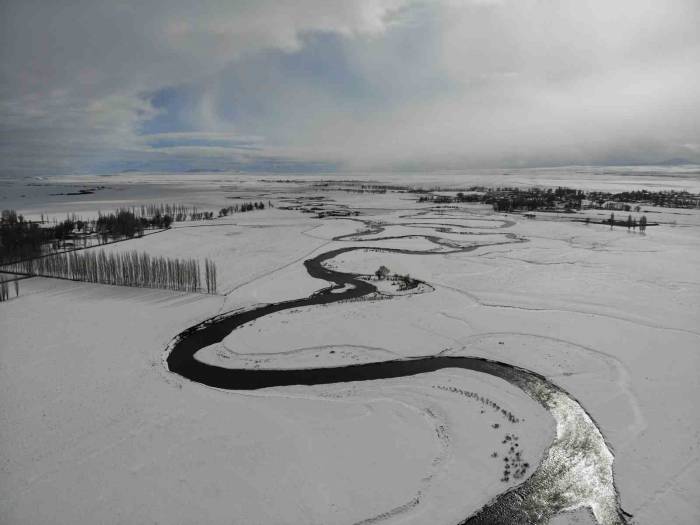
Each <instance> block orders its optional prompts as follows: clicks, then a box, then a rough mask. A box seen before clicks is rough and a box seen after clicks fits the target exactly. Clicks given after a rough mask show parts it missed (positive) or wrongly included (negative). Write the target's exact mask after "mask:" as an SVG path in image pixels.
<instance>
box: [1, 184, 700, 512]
mask: <svg viewBox="0 0 700 525" xmlns="http://www.w3.org/2000/svg"><path fill="white" fill-rule="evenodd" d="M487 175H488V174H482V175H479V177H481V179H479V180H482V179H483V180H492V179H489V177H487ZM579 175H580V174H579ZM382 177H383V178H382ZM441 177H443V178H442V179H441V178H439V177H438V176H436V175H431V176H426V177H423V178H419V177H418V176H416V177H415V178H413V179H411V183H413V182H415V183H416V184H418V183H420V184H424V185H426V186H430V185H432V184H435V183H436V182H435V181H436V180H441V181H444V183H445V185H446V186H447V185H452V187H455V188H459V187H461V186H464V185H471V184H472V183H473V180H475V179H474V178H472V179H468V180H461V179H460V177H459V176H458V175H452V176H447V175H441ZM445 177H449V179H446V178H445ZM528 177H529V178H528ZM576 177H577V175H576V173H575V172H567V173H566V174H562V173H557V174H552V173H551V172H548V173H544V174H542V173H540V174H538V175H537V176H534V175H532V174H529V173H528V172H519V173H518V175H517V179H518V180H517V183H518V184H525V183H527V181H528V180H529V181H530V183H532V184H541V185H546V184H548V183H551V184H552V185H557V184H560V183H561V184H564V183H567V184H569V185H571V186H575V187H584V186H589V187H600V186H603V187H608V186H610V187H615V188H620V189H626V188H629V187H634V188H639V187H644V186H645V185H646V186H648V187H652V188H659V187H664V186H663V184H664V183H667V186H665V187H670V188H676V189H678V188H681V187H690V188H691V190H692V188H695V187H697V186H698V184H697V181H696V180H695V179H693V178H692V177H689V176H688V174H685V173H683V174H680V175H678V178H670V179H669V178H664V177H662V176H656V177H655V176H652V175H649V174H645V175H644V176H638V177H631V176H623V175H617V174H613V175H611V174H609V173H608V174H606V175H605V176H604V175H602V174H591V173H588V172H587V173H586V174H584V175H581V178H580V179H577V178H576ZM274 178H276V177H268V179H269V180H268V181H266V182H261V181H260V180H259V178H256V177H251V176H248V177H237V178H236V179H235V180H231V177H227V176H226V175H223V174H216V175H208V176H203V177H195V176H188V177H187V178H186V180H184V181H182V187H183V188H189V190H191V191H190V192H189V195H190V196H191V197H190V198H191V199H192V200H193V201H196V202H191V201H189V200H188V193H187V192H186V191H183V190H178V191H176V190H174V189H173V188H177V187H178V185H179V184H180V183H181V181H180V180H179V179H177V178H174V177H172V176H171V177H168V176H165V175H152V176H150V177H145V178H139V177H137V176H136V175H129V176H122V177H117V178H110V184H112V185H114V186H118V185H120V184H123V185H125V186H126V185H127V184H136V185H138V186H139V187H141V186H144V187H147V188H148V191H144V192H142V195H143V197H142V198H140V196H139V195H131V194H129V199H125V202H133V203H134V204H136V203H141V202H144V201H146V202H147V201H148V196H149V195H151V194H152V193H149V192H153V193H157V191H158V190H159V189H160V190H163V191H164V193H165V194H166V195H167V197H168V199H170V198H172V199H177V200H180V201H181V202H183V203H190V204H197V205H198V207H200V208H202V209H206V206H207V203H209V204H210V205H211V209H212V210H216V209H217V208H218V207H222V206H223V205H224V204H225V202H226V199H225V197H224V196H222V195H223V194H222V187H226V188H227V189H226V193H225V196H236V195H241V196H243V197H245V198H248V197H250V198H254V197H253V196H259V197H261V198H263V199H264V200H266V201H267V199H268V196H270V198H271V199H272V200H273V201H274V200H275V199H279V198H281V197H283V196H311V195H323V196H325V197H327V198H332V199H335V201H336V202H337V203H341V204H343V203H344V204H349V205H352V206H355V207H363V208H366V209H365V211H364V213H365V215H362V216H360V217H359V218H360V219H371V220H372V221H375V222H377V223H382V224H383V225H384V226H385V227H386V230H385V231H384V232H381V233H378V234H372V235H366V236H365V235H363V236H361V237H358V238H359V239H370V238H371V239H374V240H357V239H355V238H350V239H346V240H342V241H333V240H332V238H333V237H334V236H338V235H345V234H351V233H355V232H357V231H358V230H360V231H361V230H364V226H363V225H362V224H361V223H359V222H357V221H353V220H347V219H331V218H327V219H314V218H313V217H312V216H311V215H308V214H302V213H299V212H296V211H285V210H279V209H272V210H264V211H256V212H251V213H249V214H240V215H233V216H229V217H227V218H225V219H215V220H213V221H206V222H199V223H189V222H188V223H177V224H176V225H175V227H174V228H173V229H172V230H170V231H168V232H164V233H160V234H156V235H152V236H148V237H146V238H143V239H135V240H132V241H128V242H124V243H118V244H115V245H110V246H109V247H106V248H105V249H109V250H116V251H118V250H131V249H137V250H143V251H148V252H149V253H151V254H154V255H168V256H180V257H198V258H202V259H203V258H204V257H210V258H212V259H214V260H215V261H216V263H217V267H218V271H219V277H220V278H219V292H220V295H217V296H208V295H204V294H184V293H176V292H166V291H157V290H144V289H128V288H118V287H112V286H102V285H91V284H83V283H74V282H69V281H58V280H52V279H41V278H34V279H29V280H25V281H22V282H21V289H20V290H21V293H20V297H19V298H17V299H14V298H13V299H11V300H10V301H7V302H4V303H0V334H1V335H0V518H2V519H0V521H1V522H3V523H5V522H7V523H28V524H29V523H31V524H42V523H71V524H73V523H145V522H160V523H193V522H197V523H231V522H234V523H289V524H294V523H338V524H350V523H358V522H363V520H370V521H368V523H415V524H419V523H427V522H430V523H446V524H449V523H456V522H458V521H459V520H462V519H464V518H465V517H466V516H468V515H469V514H470V513H472V512H474V511H476V510H477V509H478V508H479V507H480V506H481V505H483V504H485V503H486V502H488V501H489V500H490V499H491V498H493V497H494V496H496V495H497V494H498V493H500V492H502V491H504V490H506V489H507V488H508V487H509V486H512V485H513V484H514V483H517V481H515V480H513V479H511V480H510V481H509V482H508V483H503V482H501V481H500V477H501V475H502V473H501V470H500V469H499V467H500V465H499V461H500V459H501V453H502V452H503V451H502V447H503V445H502V444H501V439H502V438H503V434H504V433H505V432H516V433H517V434H518V436H519V438H520V443H521V444H522V446H523V449H524V450H525V454H526V456H527V460H528V461H529V463H530V464H531V465H532V466H533V468H534V466H535V465H537V463H538V462H539V460H540V459H541V457H542V454H543V452H544V450H545V448H546V447H547V446H548V445H549V444H550V442H551V441H552V439H553V436H554V423H553V421H552V419H551V417H550V416H549V415H548V414H547V413H546V412H545V411H544V410H543V409H542V408H541V407H540V406H539V405H537V404H536V403H535V402H534V401H532V400H531V399H530V398H528V397H527V396H526V395H525V394H523V393H522V392H521V391H519V390H518V389H516V388H514V387H512V386H510V385H509V384H508V383H505V382H504V381H501V380H498V379H495V378H492V377H489V376H485V375H483V374H478V373H476V372H466V371H464V370H443V371H441V372H437V373H433V374H423V375H420V376H416V377H412V378H403V379H395V380H387V381H373V382H365V383H347V384H338V385H328V386H317V387H301V386H297V387H285V388H274V389H265V390H262V391H258V392H249V393H236V392H226V391H219V390H214V389H210V388H206V387H203V386H201V385H198V384H194V383H190V382H188V381H186V380H183V379H181V378H180V377H179V376H176V375H173V374H171V373H169V372H167V371H166V370H165V368H164V367H163V364H162V360H161V354H162V352H163V350H164V348H165V347H166V346H167V344H168V342H169V341H170V340H171V339H172V337H174V336H175V335H176V334H177V333H179V332H180V331H181V330H183V329H185V328H187V327H188V326H191V325H193V324H195V323H197V322H199V321H201V320H204V319H206V318H208V317H211V316H213V315H216V314H218V313H219V312H221V311H228V310H233V309H236V308H241V307H250V306H251V305H254V304H259V303H266V302H272V301H279V300H287V299H293V298H298V297H304V296H307V295H309V294H311V293H313V292H314V291H316V290H318V289H320V288H323V287H325V286H327V283H325V282H323V281H319V280H316V279H312V278H311V277H309V276H308V274H307V273H306V271H305V269H304V267H303V264H302V263H303V261H304V260H305V259H307V258H310V257H313V256H314V255H317V254H320V253H323V252H325V251H328V250H331V249H336V248H340V247H346V246H363V247H371V246H377V247H391V248H401V249H409V250H425V249H434V250H435V251H436V252H445V251H449V248H448V247H445V246H436V245H435V244H432V243H431V242H429V241H428V240H426V239H424V238H421V237H410V238H404V239H393V240H389V241H383V240H377V239H381V238H382V237H386V236H394V235H414V236H415V235H434V234H435V235H438V236H440V237H443V238H447V239H450V240H451V241H456V242H458V243H459V244H461V245H464V246H468V245H471V244H473V243H487V244H493V245H492V246H486V247H482V248H478V249H476V250H474V251H471V252H466V253H452V254H445V253H435V254H429V255H405V254H399V253H382V252H376V251H366V250H362V251H360V250H358V251H353V252H350V253H345V254H342V255H341V256H338V257H336V258H334V259H333V260H331V261H329V264H330V265H332V266H333V267H334V268H336V269H339V270H343V271H351V272H357V273H373V272H374V271H375V270H376V269H377V268H378V267H379V266H380V265H382V264H383V265H385V266H387V267H388V268H389V269H390V270H391V271H392V272H396V273H400V274H406V273H408V274H410V275H411V276H412V277H415V278H417V279H421V280H423V281H426V282H427V283H428V284H430V285H431V286H432V287H433V289H430V290H426V291H425V293H420V294H411V295H407V296H403V297H395V298H392V299H389V300H378V301H358V302H347V303H340V304H331V305H328V306H320V307H308V308H299V309H296V310H287V311H282V312H279V313H276V314H273V315H270V316H267V317H265V318H262V319H259V320H257V321H255V322H253V323H251V324H249V325H246V326H244V327H241V328H239V329H238V330H236V331H234V332H233V333H232V334H231V335H230V336H229V337H227V338H226V339H225V341H224V342H223V343H222V344H220V345H215V346H212V347H210V348H207V349H205V350H202V351H200V352H199V353H198V355H197V359H200V360H203V361H206V362H215V363H217V364H220V365H221V366H226V367H235V366H248V367H271V368H295V367H311V366H335V365H341V364H349V363H360V362H369V361H378V360H386V359H394V358H396V357H400V356H419V355H427V354H435V353H438V352H447V353H451V354H458V355H474V356H484V357H489V358H493V359H497V360H500V361H504V362H507V363H511V364H514V365H518V366H522V367H524V368H527V369H529V370H533V371H535V372H538V373H540V374H543V375H545V376H546V377H548V378H549V379H550V380H552V381H553V382H554V383H556V384H558V385H559V386H561V387H562V388H564V389H566V390H567V391H568V392H569V393H570V394H571V395H572V396H573V397H574V398H575V399H576V400H578V401H579V402H580V403H581V405H582V406H583V407H584V408H585V409H586V411H587V412H588V414H590V416H591V417H592V418H593V420H594V421H595V422H596V424H598V426H599V428H600V429H601V431H602V433H603V435H604V437H605V439H606V442H607V444H608V445H609V447H610V449H611V450H612V452H613V453H614V456H615V460H614V465H613V468H614V474H615V482H616V486H617V488H618V491H619V494H620V499H621V503H622V507H623V508H624V509H625V510H626V511H628V512H630V513H632V514H633V515H634V521H635V523H636V524H639V525H643V524H656V523H680V524H694V523H697V522H698V521H699V520H700V505H698V503H697V501H696V500H697V498H696V495H697V493H698V491H699V490H700V461H698V459H699V453H700V451H699V449H698V438H699V436H700V417H699V416H698V411H697V410H696V408H695V406H694V405H695V403H696V400H697V399H700V379H699V377H698V373H697V372H698V370H699V369H700V354H699V353H698V348H700V329H698V319H700V274H699V273H698V268H700V212H699V211H698V210H668V209H651V208H650V209H649V210H648V211H649V213H648V214H647V216H648V217H649V220H650V221H655V222H656V221H658V222H661V223H662V224H661V225H660V226H653V227H649V228H648V229H647V233H646V235H641V234H639V233H632V232H630V233H628V232H627V230H626V229H623V228H617V227H616V228H614V229H613V230H610V228H609V227H605V226H601V225H588V226H586V225H584V224H581V223H572V222H568V221H565V220H551V219H554V218H555V217H550V218H549V219H547V218H545V217H544V216H542V214H538V216H537V219H536V220H527V219H524V218H522V217H520V216H517V215H508V216H503V215H497V214H493V212H491V211H490V210H488V209H486V208H484V207H481V206H469V205H460V206H459V207H458V208H457V209H452V210H444V211H442V212H440V213H437V212H430V213H426V214H423V215H416V213H417V212H419V211H421V210H423V211H426V210H430V206H426V205H425V204H424V203H421V204H418V203H415V202H413V201H411V200H408V198H409V197H410V195H409V194H405V193H391V192H389V193H387V194H381V195H374V194H360V195H358V194H352V193H345V192H330V191H329V192H323V193H321V192H320V191H319V190H318V189H317V188H314V187H313V186H312V184H313V177H306V179H308V180H310V181H312V182H309V183H304V184H283V183H275V182H271V180H272V179H274ZM343 178H349V177H345V176H344V177H343ZM371 179H372V180H379V179H381V180H384V181H392V182H394V183H402V182H403V183H407V182H406V177H404V178H401V177H399V176H394V175H387V176H379V175H377V176H374V177H371ZM584 179H585V180H584ZM511 182H512V180H511V179H509V180H508V184H509V185H511ZM578 182H580V184H579V183H578ZM504 184H505V183H504ZM513 185H515V184H513ZM232 186H235V187H232ZM195 189H196V191H195ZM96 195H98V194H96ZM90 197H93V196H88V197H87V198H90ZM37 199H38V198H37ZM168 199H164V200H168ZM228 202H232V201H228ZM120 204H122V203H120ZM80 206H81V207H82V209H83V210H85V211H86V212H87V211H88V210H90V209H93V210H94V209H102V210H103V211H107V210H109V209H111V208H108V207H105V206H103V203H96V202H95V201H92V202H90V201H87V200H86V201H82V204H81V205H80ZM68 207H69V206H68V205H67V204H60V206H58V209H57V210H53V211H56V212H57V213H64V212H65V209H67V208H68ZM18 208H19V207H18ZM372 208H375V209H372ZM645 209H646V208H645ZM39 210H43V211H47V212H51V211H52V210H51V202H46V201H44V202H41V201H40V200H36V201H33V203H32V205H31V207H28V208H27V209H26V210H22V209H21V208H19V209H18V211H25V212H27V213H28V214H29V213H33V211H37V212H38V211H39ZM655 212H659V213H655ZM590 213H591V214H593V213H594V212H590ZM601 213H603V212H601ZM616 215H617V214H616ZM591 216H593V215H591ZM625 216H626V214H625ZM503 220H513V221H515V224H514V225H513V226H512V227H507V228H500V226H501V225H502V224H503V223H502V221H503ZM674 221H675V224H674ZM408 222H411V223H421V224H420V227H418V226H416V225H408V226H403V225H402V224H405V223H408ZM430 223H436V224H437V223H447V224H458V225H461V227H455V228H452V229H451V230H450V232H448V233H437V234H436V233H435V231H434V230H433V229H430V228H426V227H423V226H427V225H429V224H430ZM460 233H466V234H464V235H461V234H460ZM471 233H484V234H485V235H471ZM505 233H511V234H516V235H517V236H518V237H519V238H523V239H527V241H528V242H517V243H516V242H510V241H512V240H513V239H510V241H509V240H508V239H506V238H505V236H504V235H503V234H505ZM504 241H507V242H510V243H509V244H499V243H502V242H504ZM439 386H447V387H455V388H459V389H462V390H468V391H474V392H478V393H480V395H483V396H485V397H488V398H489V399H492V400H493V401H495V402H497V403H499V404H500V405H501V406H503V407H507V408H508V410H511V411H512V412H513V413H514V414H515V415H516V416H518V417H520V418H521V419H524V421H521V422H520V423H517V424H512V423H507V422H504V421H503V420H500V421H498V420H497V418H496V415H494V414H491V413H488V412H486V413H484V414H482V413H481V407H480V406H479V405H478V404H476V403H475V402H474V401H473V400H470V399H467V398H465V397H464V396H460V395H459V394H456V393H454V392H452V391H449V390H443V389H440V388H435V387H439ZM494 423H499V425H500V427H499V428H498V429H494V428H493V426H492V425H493V424H494ZM493 452H497V453H498V458H495V459H494V458H491V454H492V453H493ZM531 471H532V470H531ZM531 471H530V472H531ZM592 520H593V518H592V516H591V515H590V514H589V513H587V512H583V511H581V512H576V513H571V514H566V515H562V516H559V517H557V518H556V520H554V521H553V523H593V521H592Z"/></svg>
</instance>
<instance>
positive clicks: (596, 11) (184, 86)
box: [0, 0, 700, 177]
mask: <svg viewBox="0 0 700 525" xmlns="http://www.w3.org/2000/svg"><path fill="white" fill-rule="evenodd" d="M699 27H700V1H698V0H654V1H648V0H614V1H611V0H604V1H603V0H462V1H458V0H435V1H417V0H352V1H350V0H295V1H284V0H279V1H268V0H252V1H242V0H225V1H224V0H198V1H197V2H191V1H182V0H149V1H147V2H144V1H142V0H138V1H132V0H120V1H114V0H110V1H102V0H55V1H46V0H3V1H2V2H0V176H11V177H16V176H22V177H37V176H50V175H58V174H79V173H112V172H119V171H124V170H140V171H187V170H242V171H303V172H308V171H330V170H341V171H342V170H355V171H358V170H437V169H465V168H472V167H533V166H559V165H606V164H609V165H615V164H617V165H621V164H656V163H668V162H690V163H700V31H699V30H698V28H699Z"/></svg>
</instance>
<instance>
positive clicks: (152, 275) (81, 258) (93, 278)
mask: <svg viewBox="0 0 700 525" xmlns="http://www.w3.org/2000/svg"><path fill="white" fill-rule="evenodd" d="M204 267H205V281H204V284H205V290H206V292H207V293H212V294H213V293H216V265H215V264H214V261H212V260H210V259H205V261H204ZM11 269H12V270H13V271H16V272H18V273H24V274H27V275H38V276H43V277H60V278H64V279H71V280H74V281H84V282H89V283H101V284H113V285H118V286H134V287H139V288H161V289H165V290H177V291H182V292H198V291H200V290H201V289H200V285H201V284H202V279H201V270H200V265H199V261H198V260H196V259H178V258H166V257H151V256H150V255H148V254H147V253H139V252H137V251H135V250H134V251H130V252H124V253H117V252H111V253H107V252H105V251H104V250H103V251H99V252H96V251H88V252H70V253H60V254H56V255H49V256H46V257H41V258H38V259H29V260H26V261H22V262H19V263H15V264H13V265H11Z"/></svg>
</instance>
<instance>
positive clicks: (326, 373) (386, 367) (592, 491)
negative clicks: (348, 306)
mask: <svg viewBox="0 0 700 525" xmlns="http://www.w3.org/2000/svg"><path fill="white" fill-rule="evenodd" d="M366 224H368V225H369V223H368V222H367V223H366ZM434 226H435V227H436V228H439V227H440V225H439V224H435V225H434ZM449 226H453V225H444V226H443V228H444V227H449ZM382 230H383V228H382V227H380V226H376V225H374V226H371V225H370V226H369V229H368V230H367V231H366V232H363V233H364V234H367V233H373V234H375V233H379V232H381V231H382ZM359 235H361V234H353V236H352V238H354V239H355V240H358V236H359ZM504 235H506V238H507V241H505V242H518V241H522V239H519V238H517V237H515V236H513V235H511V234H504ZM348 237H349V236H339V237H337V238H336V239H335V240H344V239H346V238H348ZM423 237H425V238H427V239H429V240H431V241H432V242H434V243H435V244H438V245H440V246H442V247H446V248H448V249H449V251H448V252H445V251H442V252H437V253H443V254H444V253H454V252H463V251H469V250H473V249H476V248H478V247H479V246H478V245H473V246H469V247H458V246H456V245H454V244H453V243H449V242H445V241H444V240H441V239H440V238H439V237H437V236H427V235H426V236H423ZM371 240H372V241H378V240H382V239H381V238H380V239H371ZM354 250H374V251H386V252H394V253H397V252H398V253H405V254H436V252H434V251H430V252H428V251H416V250H401V249H393V248H381V247H377V246H353V247H346V248H339V249H336V250H331V251H328V252H325V253H322V254H320V255H318V256H316V257H314V258H313V259H309V260H307V261H305V262H304V265H305V266H306V270H307V272H308V273H309V275H311V276H312V277H315V278H318V279H323V280H325V281H328V282H330V283H333V285H332V286H329V287H327V288H325V289H323V290H320V291H319V292H316V293H314V294H312V295H311V296H309V297H304V298H300V299H294V300H291V301H282V302H279V303H272V304H266V305H262V306H258V307H255V308H251V309H247V310H242V311H236V312H230V313H227V314H222V315H219V316H216V317H213V318H211V319H209V320H207V321H204V322H202V323H200V324H198V325H195V326H193V327H190V328H188V329H187V330H185V331H183V332H182V333H180V334H179V335H178V336H177V337H176V338H175V339H173V341H172V342H171V344H170V345H169V347H168V349H167V351H166V357H165V360H166V364H167V367H168V369H169V370H170V371H171V372H173V373H176V374H179V375H181V376H182V377H185V378H187V379H190V380H192V381H195V382H197V383H201V384H203V385H207V386H211V387H216V388H221V389H229V390H253V389H259V388H267V387H279V386H288V385H321V384H330V383H341V382H348V381H380V380H383V379H388V378H397V377H405V376H412V375H416V374H424V373H430V372H434V371H436V370H441V369H444V368H463V369H468V370H475V371H478V372H482V373H485V374H489V375H492V376H495V377H498V378H501V379H503V380H505V381H508V382H509V383H511V384H512V385H515V386H517V387H518V388H520V389H521V390H522V391H523V392H524V393H526V394H527V395H529V396H530V397H532V399H534V400H535V401H537V402H538V403H540V404H541V405H542V406H543V407H544V408H545V409H546V410H547V411H548V412H549V413H550V414H551V416H552V417H553V418H554V420H555V422H556V437H555V439H554V441H553V442H552V444H550V446H549V447H548V448H547V450H546V451H545V454H544V457H543V459H542V461H541V462H540V464H539V465H538V467H537V468H536V470H535V471H534V472H533V474H532V475H531V476H530V477H529V478H528V479H526V480H525V481H524V482H523V483H522V484H520V485H518V486H516V487H514V488H512V489H510V490H508V491H506V492H504V493H502V494H500V495H498V496H497V497H496V498H495V499H494V500H493V501H492V502H491V503H489V504H488V505H486V506H485V507H483V508H482V509H480V510H479V511H477V512H476V513H475V514H473V515H471V516H468V517H465V520H464V521H462V522H461V525H463V524H496V523H505V524H536V523H546V522H547V521H548V520H549V519H550V518H551V517H552V516H554V515H556V514H559V513H561V512H566V511H571V510H575V509H578V508H581V507H587V508H589V509H590V510H591V511H592V513H593V515H594V517H595V519H596V521H597V522H598V523H599V524H600V525H623V524H626V523H627V517H628V516H629V515H628V514H626V513H625V512H624V511H622V509H621V508H620V504H619V498H618V495H617V491H616V488H615V484H614V478H613V459H614V458H613V455H612V453H611V452H610V449H609V447H608V446H607V444H606V442H605V439H604V438H603V435H602V434H601V432H600V430H599V429H598V427H597V425H596V424H595V422H594V421H593V419H592V418H591V417H590V415H589V414H588V413H587V412H586V411H585V410H584V408H583V407H582V406H581V405H580V404H579V403H578V402H577V401H576V400H575V399H574V398H573V397H572V396H570V395H569V394H568V393H567V392H565V391H564V390H563V389H562V388H560V387H558V386H557V385H555V384H554V383H552V382H551V381H549V380H548V379H546V378H545V377H543V376H541V375H539V374H537V373H535V372H532V371H529V370H526V369H524V368H520V367H516V366H512V365H509V364H507V363H503V362H497V361H491V360H488V359H483V358H477V357H465V356H446V355H440V356H425V357H419V358H408V359H400V360H390V361H382V362H376V363H366V364H359V365H349V366H338V367H322V368H305V369H284V370H279V369H229V368H222V367H218V366H215V365H212V364H207V363H203V362H201V361H199V360H197V359H196V358H195V354H196V353H197V352H198V351H199V350H201V349H202V348H204V347H207V346H209V345H213V344H216V343H219V342H221V341H222V340H223V339H224V338H225V337H227V336H228V335H229V334H230V333H231V332H232V331H233V330H235V329H236V328H238V327H240V326H241V325H243V324H245V323H248V322H250V321H253V320H255V319H259V318H261V317H264V316H266V315H270V314H273V313H275V312H280V311H282V310H287V309H290V308H298V307H304V306H313V305H321V304H328V303H333V302H338V301H343V300H347V299H351V298H358V297H363V296H367V295H369V294H372V293H374V292H376V291H377V289H376V287H375V286H373V285H372V284H371V283H369V282H367V281H365V280H362V279H361V278H360V276H359V275H357V274H353V273H344V272H339V271H336V270H332V269H330V268H328V267H326V266H324V264H323V263H324V262H326V261H329V260H331V259H333V258H335V257H338V256H339V255H342V254H344V253H347V252H350V251H354Z"/></svg>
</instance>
